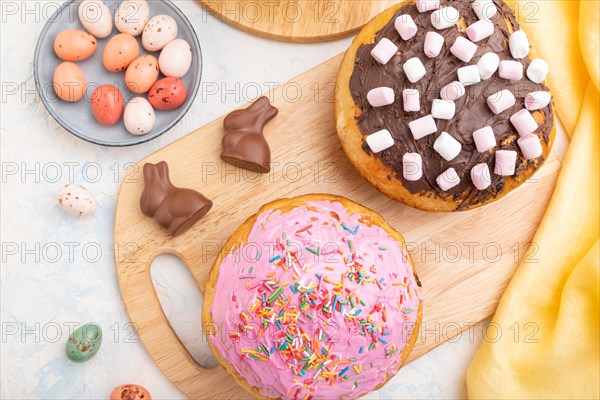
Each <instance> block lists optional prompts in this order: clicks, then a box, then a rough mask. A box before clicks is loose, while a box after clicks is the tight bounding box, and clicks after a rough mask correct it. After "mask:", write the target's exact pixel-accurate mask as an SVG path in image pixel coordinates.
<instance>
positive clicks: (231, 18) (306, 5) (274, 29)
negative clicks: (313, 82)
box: [200, 0, 397, 42]
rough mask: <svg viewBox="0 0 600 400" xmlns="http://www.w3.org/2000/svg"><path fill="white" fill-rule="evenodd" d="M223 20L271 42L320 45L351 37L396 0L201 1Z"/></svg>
mask: <svg viewBox="0 0 600 400" xmlns="http://www.w3.org/2000/svg"><path fill="white" fill-rule="evenodd" d="M200 2H201V3H202V4H203V5H204V7H205V8H206V9H207V10H208V11H209V12H210V13H211V14H213V15H215V16H216V17H217V18H219V19H220V20H222V21H224V22H227V23H228V24H231V25H233V26H235V27H237V28H240V29H243V30H245V31H248V32H250V33H254V34H256V35H259V36H264V37H266V38H269V39H279V40H288V41H292V42H319V41H324V40H331V39H335V38H339V37H343V36H346V35H349V34H350V33H352V32H355V31H357V30H358V29H360V28H361V27H362V26H363V25H364V24H366V23H367V22H369V21H370V20H371V18H373V17H374V16H376V15H377V14H379V13H380V12H382V11H383V10H385V9H387V8H389V7H391V6H392V5H394V4H395V3H397V1H393V0H294V1H289V0H258V1H240V0H200Z"/></svg>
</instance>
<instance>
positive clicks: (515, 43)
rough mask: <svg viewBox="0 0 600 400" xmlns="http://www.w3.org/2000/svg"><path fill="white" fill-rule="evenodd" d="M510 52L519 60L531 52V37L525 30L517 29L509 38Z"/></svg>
mask: <svg viewBox="0 0 600 400" xmlns="http://www.w3.org/2000/svg"><path fill="white" fill-rule="evenodd" d="M508 47H510V54H512V56H513V58H516V59H517V60H518V59H520V58H523V57H525V56H526V55H527V54H529V39H528V38H527V34H526V33H525V32H523V31H515V32H513V33H512V34H511V35H510V37H509V38H508Z"/></svg>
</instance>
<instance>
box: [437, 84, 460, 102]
mask: <svg viewBox="0 0 600 400" xmlns="http://www.w3.org/2000/svg"><path fill="white" fill-rule="evenodd" d="M464 95H465V85H463V84H462V83H460V82H459V81H453V82H450V83H449V84H447V85H446V86H444V87H443V88H442V90H440V97H441V98H442V100H450V101H455V100H456V99H458V98H460V97H462V96H464Z"/></svg>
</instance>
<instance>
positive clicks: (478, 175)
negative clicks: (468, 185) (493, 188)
mask: <svg viewBox="0 0 600 400" xmlns="http://www.w3.org/2000/svg"><path fill="white" fill-rule="evenodd" d="M471 180H472V181H473V185H475V187H476V188H477V189H478V190H485V189H487V188H488V187H489V186H490V185H491V184H492V177H491V175H490V168H489V167H488V165H487V164H486V163H481V164H477V165H476V166H474V167H473V168H471Z"/></svg>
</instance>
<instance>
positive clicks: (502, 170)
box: [494, 150, 517, 176]
mask: <svg viewBox="0 0 600 400" xmlns="http://www.w3.org/2000/svg"><path fill="white" fill-rule="evenodd" d="M516 165H517V152H516V151H514V150H498V151H497V152H496V166H495V167H494V173H495V174H496V175H500V176H511V175H514V174H515V166H516Z"/></svg>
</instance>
